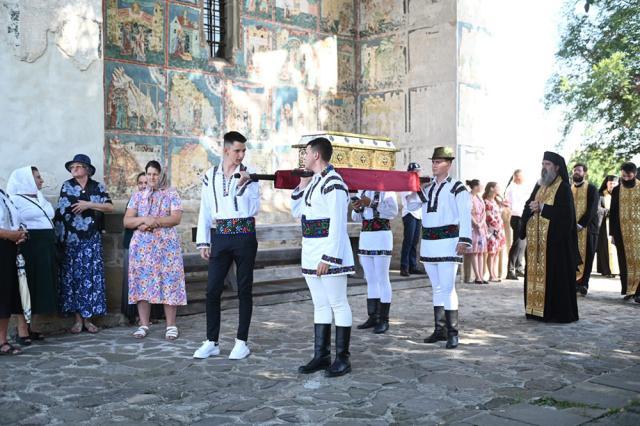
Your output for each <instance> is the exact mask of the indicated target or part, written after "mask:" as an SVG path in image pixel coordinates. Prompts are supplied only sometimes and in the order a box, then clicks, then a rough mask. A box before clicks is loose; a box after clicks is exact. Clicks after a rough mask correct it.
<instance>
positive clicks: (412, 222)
mask: <svg viewBox="0 0 640 426" xmlns="http://www.w3.org/2000/svg"><path fill="white" fill-rule="evenodd" d="M407 171H408V172H417V173H418V174H420V175H421V174H422V173H421V172H422V168H421V167H420V164H418V163H409V166H407ZM412 194H413V192H401V193H400V201H401V203H402V225H403V228H404V236H403V239H402V250H401V252H400V275H402V276H403V277H408V276H409V275H411V274H417V275H422V274H424V272H422V271H420V270H419V269H418V253H417V247H418V242H419V241H420V230H421V228H422V208H417V209H414V210H410V209H409V208H408V207H407V197H410V196H411V195H412Z"/></svg>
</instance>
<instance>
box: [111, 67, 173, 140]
mask: <svg viewBox="0 0 640 426" xmlns="http://www.w3.org/2000/svg"><path fill="white" fill-rule="evenodd" d="M165 97H166V87H165V77H164V71H163V70H162V68H159V67H145V66H139V65H133V64H128V63H120V62H111V61H105V109H104V110H105V127H106V128H107V129H117V130H129V131H143V132H147V133H161V132H162V131H163V130H164V127H165V124H164V116H165Z"/></svg>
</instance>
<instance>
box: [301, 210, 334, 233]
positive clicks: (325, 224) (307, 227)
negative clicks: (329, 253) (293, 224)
mask: <svg viewBox="0 0 640 426" xmlns="http://www.w3.org/2000/svg"><path fill="white" fill-rule="evenodd" d="M330 224H331V220H330V219H312V220H307V217H306V216H305V215H302V220H301V221H300V225H301V226H302V237H303V238H326V237H328V236H329V225H330Z"/></svg>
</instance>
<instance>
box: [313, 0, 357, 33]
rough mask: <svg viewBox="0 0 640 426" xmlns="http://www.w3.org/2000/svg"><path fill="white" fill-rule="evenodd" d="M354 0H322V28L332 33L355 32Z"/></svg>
mask: <svg viewBox="0 0 640 426" xmlns="http://www.w3.org/2000/svg"><path fill="white" fill-rule="evenodd" d="M354 3H355V2H354V0H322V5H321V7H320V10H321V14H322V15H321V17H320V30H322V31H325V32H328V33H332V34H345V35H351V34H353V33H355V21H356V20H355V6H354Z"/></svg>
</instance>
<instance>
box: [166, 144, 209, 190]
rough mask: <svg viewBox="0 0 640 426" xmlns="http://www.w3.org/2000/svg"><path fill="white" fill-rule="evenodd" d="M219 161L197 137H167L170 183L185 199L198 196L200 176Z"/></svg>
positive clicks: (200, 185)
mask: <svg viewBox="0 0 640 426" xmlns="http://www.w3.org/2000/svg"><path fill="white" fill-rule="evenodd" d="M219 163H220V156H219V155H217V154H216V153H214V152H213V150H211V149H209V148H208V147H207V146H206V144H205V143H202V142H201V141H200V140H199V139H193V138H171V139H169V170H170V178H171V185H172V186H173V187H175V188H176V189H177V190H178V191H179V193H180V196H181V197H183V198H185V199H197V198H199V197H200V189H201V187H202V180H201V179H202V176H203V175H204V173H205V172H206V171H207V170H209V168H210V167H211V166H214V165H216V164H219Z"/></svg>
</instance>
